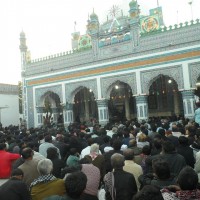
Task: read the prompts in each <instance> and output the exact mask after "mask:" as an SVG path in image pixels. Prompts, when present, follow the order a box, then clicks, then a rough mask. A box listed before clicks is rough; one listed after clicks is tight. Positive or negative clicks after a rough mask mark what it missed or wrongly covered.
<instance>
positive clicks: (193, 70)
mask: <svg viewBox="0 0 200 200" xmlns="http://www.w3.org/2000/svg"><path fill="white" fill-rule="evenodd" d="M188 66H189V72H190V84H191V88H196V83H197V79H198V78H199V77H200V62H195V63H191V64H189V65H188Z"/></svg>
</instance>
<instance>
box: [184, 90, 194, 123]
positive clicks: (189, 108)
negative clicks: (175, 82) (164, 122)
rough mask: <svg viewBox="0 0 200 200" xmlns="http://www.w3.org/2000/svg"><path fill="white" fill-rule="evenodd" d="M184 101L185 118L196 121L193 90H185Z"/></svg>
mask: <svg viewBox="0 0 200 200" xmlns="http://www.w3.org/2000/svg"><path fill="white" fill-rule="evenodd" d="M181 94H182V100H183V109H184V117H185V118H188V119H194V111H195V98H194V91H193V90H184V91H182V92H181Z"/></svg>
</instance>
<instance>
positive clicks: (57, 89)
mask: <svg viewBox="0 0 200 200" xmlns="http://www.w3.org/2000/svg"><path fill="white" fill-rule="evenodd" d="M47 92H53V93H55V94H57V95H58V96H59V98H60V101H62V95H63V94H62V85H56V86H49V87H45V88H38V89H36V90H35V102H36V105H37V106H43V105H41V103H42V102H41V99H42V96H43V95H44V94H46V93H47Z"/></svg>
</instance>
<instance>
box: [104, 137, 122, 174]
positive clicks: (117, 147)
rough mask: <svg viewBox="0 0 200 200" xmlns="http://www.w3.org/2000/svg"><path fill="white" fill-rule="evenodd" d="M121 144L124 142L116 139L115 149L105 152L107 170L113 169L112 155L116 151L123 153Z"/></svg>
mask: <svg viewBox="0 0 200 200" xmlns="http://www.w3.org/2000/svg"><path fill="white" fill-rule="evenodd" d="M121 146H122V142H121V140H119V139H116V140H115V141H114V142H113V148H114V149H113V150H110V151H108V152H106V153H105V154H104V158H105V167H106V172H111V171H112V166H111V156H112V155H113V154H114V153H119V154H122V155H123V151H121Z"/></svg>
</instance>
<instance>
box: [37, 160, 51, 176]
mask: <svg viewBox="0 0 200 200" xmlns="http://www.w3.org/2000/svg"><path fill="white" fill-rule="evenodd" d="M37 170H38V172H39V174H40V175H48V174H50V173H51V172H52V170H53V163H52V161H51V160H49V159H42V160H40V161H39V162H38V165H37Z"/></svg>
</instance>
